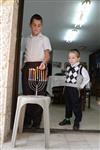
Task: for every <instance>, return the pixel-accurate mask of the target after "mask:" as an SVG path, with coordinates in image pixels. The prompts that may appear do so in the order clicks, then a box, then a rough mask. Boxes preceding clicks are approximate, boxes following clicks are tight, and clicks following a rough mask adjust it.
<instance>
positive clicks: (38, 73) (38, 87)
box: [28, 67, 47, 95]
mask: <svg viewBox="0 0 100 150" xmlns="http://www.w3.org/2000/svg"><path fill="white" fill-rule="evenodd" d="M28 83H29V87H30V89H31V90H33V91H34V92H35V94H36V95H38V92H40V91H42V90H43V89H44V88H45V87H46V84H47V74H46V70H40V69H39V68H38V67H36V69H35V68H30V69H29V76H28Z"/></svg>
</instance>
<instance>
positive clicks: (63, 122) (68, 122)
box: [59, 119, 71, 126]
mask: <svg viewBox="0 0 100 150" xmlns="http://www.w3.org/2000/svg"><path fill="white" fill-rule="evenodd" d="M66 124H67V125H70V124H71V122H70V120H66V119H64V120H63V121H61V122H60V123H59V125H60V126H63V125H66Z"/></svg>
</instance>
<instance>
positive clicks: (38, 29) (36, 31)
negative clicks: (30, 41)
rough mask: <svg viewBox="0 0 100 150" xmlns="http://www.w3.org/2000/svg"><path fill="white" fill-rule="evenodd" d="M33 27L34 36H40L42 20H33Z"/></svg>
mask: <svg viewBox="0 0 100 150" xmlns="http://www.w3.org/2000/svg"><path fill="white" fill-rule="evenodd" d="M30 26H31V30H32V35H33V36H36V35H38V34H39V33H40V32H41V30H42V22H41V20H37V19H33V21H32V24H31V25H30Z"/></svg>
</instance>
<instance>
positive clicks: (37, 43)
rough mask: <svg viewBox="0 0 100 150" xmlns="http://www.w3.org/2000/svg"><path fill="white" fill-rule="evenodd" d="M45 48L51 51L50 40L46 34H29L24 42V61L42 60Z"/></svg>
mask: <svg viewBox="0 0 100 150" xmlns="http://www.w3.org/2000/svg"><path fill="white" fill-rule="evenodd" d="M47 49H48V50H50V51H51V45H50V41H49V38H48V37H47V36H45V35H43V34H41V33H40V34H38V35H37V36H32V35H30V36H29V37H28V38H27V39H26V43H25V55H24V62H38V61H43V59H44V51H45V50H47Z"/></svg>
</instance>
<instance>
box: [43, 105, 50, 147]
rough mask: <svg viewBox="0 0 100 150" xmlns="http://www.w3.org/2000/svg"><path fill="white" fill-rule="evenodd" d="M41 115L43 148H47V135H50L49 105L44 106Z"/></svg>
mask: <svg viewBox="0 0 100 150" xmlns="http://www.w3.org/2000/svg"><path fill="white" fill-rule="evenodd" d="M43 115H44V132H45V148H49V135H50V127H49V106H47V105H45V106H44V109H43Z"/></svg>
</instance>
